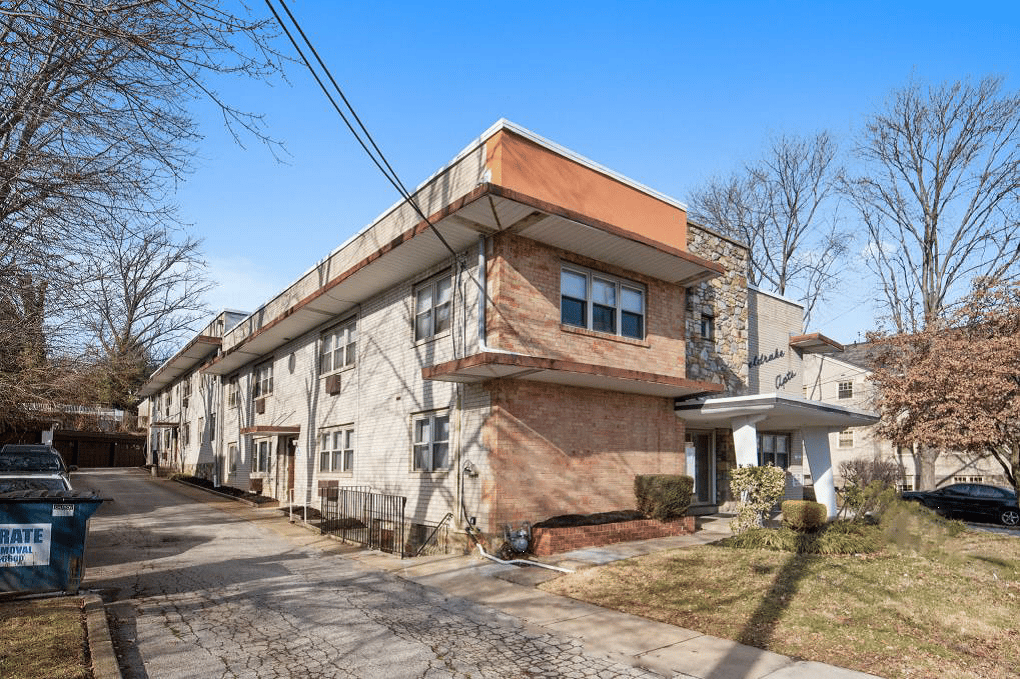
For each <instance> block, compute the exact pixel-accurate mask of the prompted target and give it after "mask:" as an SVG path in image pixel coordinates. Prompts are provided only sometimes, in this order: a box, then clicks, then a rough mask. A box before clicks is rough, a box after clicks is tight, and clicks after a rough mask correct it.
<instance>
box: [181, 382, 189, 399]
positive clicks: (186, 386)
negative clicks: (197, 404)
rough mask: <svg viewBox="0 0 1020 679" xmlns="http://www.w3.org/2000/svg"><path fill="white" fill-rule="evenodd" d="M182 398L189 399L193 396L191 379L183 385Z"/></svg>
mask: <svg viewBox="0 0 1020 679" xmlns="http://www.w3.org/2000/svg"><path fill="white" fill-rule="evenodd" d="M181 396H182V397H184V398H188V397H189V396H191V378H190V377H189V378H188V381H187V382H184V383H182V384H181Z"/></svg>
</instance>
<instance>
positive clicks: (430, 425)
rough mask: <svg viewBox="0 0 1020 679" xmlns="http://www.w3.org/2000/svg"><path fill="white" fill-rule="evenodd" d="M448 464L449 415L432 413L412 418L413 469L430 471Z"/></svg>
mask: <svg viewBox="0 0 1020 679" xmlns="http://www.w3.org/2000/svg"><path fill="white" fill-rule="evenodd" d="M449 466H450V416H449V415H448V414H442V415H439V414H432V415H424V416H420V417H416V418H415V419H414V469H415V471H425V472H431V471H435V470H437V469H446V468H448V467H449Z"/></svg>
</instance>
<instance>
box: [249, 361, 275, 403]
mask: <svg viewBox="0 0 1020 679" xmlns="http://www.w3.org/2000/svg"><path fill="white" fill-rule="evenodd" d="M263 370H268V372H269V374H268V379H267V376H265V375H259V373H260V372H262V371H263ZM264 382H268V383H269V384H268V389H266V390H265V391H263V389H264V388H265V387H263V383H264ZM251 394H252V400H253V401H255V400H258V399H260V398H265V397H266V396H272V394H273V359H269V360H268V361H263V362H262V363H259V364H258V365H257V366H255V369H254V370H253V371H252V385H251Z"/></svg>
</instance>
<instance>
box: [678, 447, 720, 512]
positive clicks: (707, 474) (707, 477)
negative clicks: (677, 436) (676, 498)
mask: <svg viewBox="0 0 1020 679" xmlns="http://www.w3.org/2000/svg"><path fill="white" fill-rule="evenodd" d="M714 438H715V437H714V436H713V435H712V432H710V431H705V432H701V431H688V432H687V433H686V435H685V442H686V445H685V449H686V454H687V473H688V474H689V475H690V476H692V477H693V478H694V502H695V503H697V504H715V450H714V446H713V440H714Z"/></svg>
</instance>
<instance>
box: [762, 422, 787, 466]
mask: <svg viewBox="0 0 1020 679" xmlns="http://www.w3.org/2000/svg"><path fill="white" fill-rule="evenodd" d="M766 438H770V439H774V440H778V439H780V438H784V439H786V452H785V453H780V452H779V451H777V450H775V449H774V448H775V446H773V450H772V451H766V450H765V446H764V445H763V444H764V442H765V439H766ZM766 455H771V456H772V460H768V459H766V457H765V456H766ZM779 455H786V465H785V466H784V465H779V464H776V461H777V460H778V459H779V458H778V457H777V456H779ZM770 463H771V464H772V465H773V466H775V467H779V468H780V469H782V470H783V471H789V469H790V467H792V466H793V435H792V434H790V433H789V432H784V431H765V432H758V466H760V467H761V466H765V465H767V464H770Z"/></svg>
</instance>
